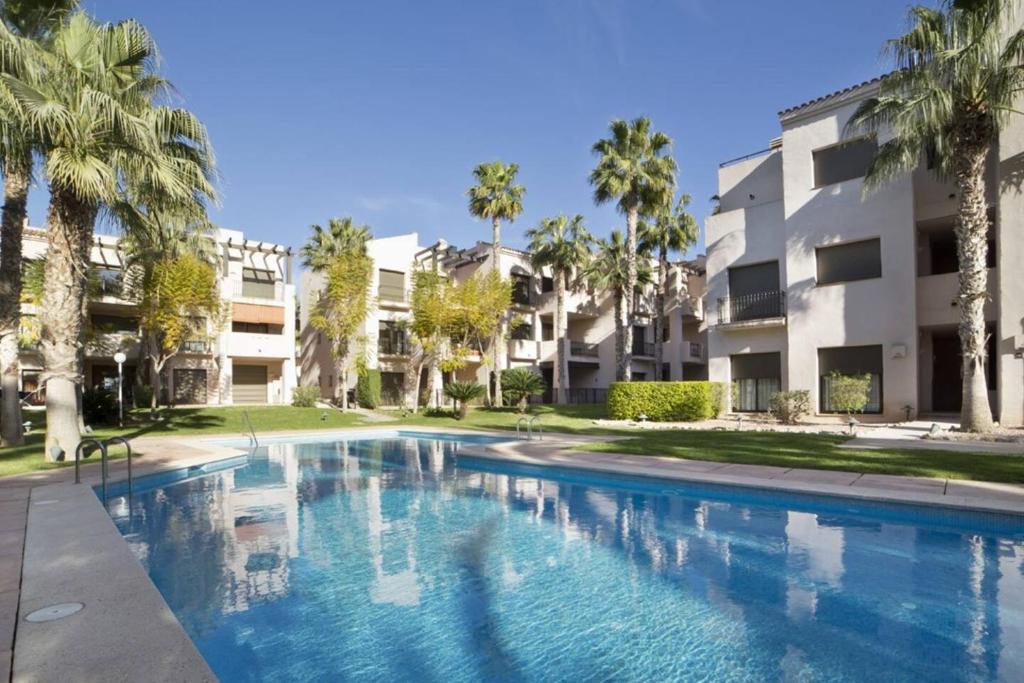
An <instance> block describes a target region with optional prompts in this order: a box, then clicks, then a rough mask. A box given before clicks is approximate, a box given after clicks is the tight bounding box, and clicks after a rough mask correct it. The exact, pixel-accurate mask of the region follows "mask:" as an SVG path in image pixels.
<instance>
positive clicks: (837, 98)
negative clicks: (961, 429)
mask: <svg viewBox="0 0 1024 683" xmlns="http://www.w3.org/2000/svg"><path fill="white" fill-rule="evenodd" d="M878 85H879V81H878V80H877V79H876V80H872V81H867V82H865V83H861V84H859V85H857V86H854V87H851V88H848V89H846V90H843V91H840V92H836V93H832V94H830V95H826V96H824V97H820V98H818V99H815V100H813V101H810V102H807V103H805V104H801V105H799V106H796V107H792V108H790V109H787V110H785V111H783V112H781V113H780V114H779V121H780V124H781V127H782V134H781V136H780V137H778V138H776V139H774V140H772V141H771V144H770V147H769V148H768V149H766V150H764V151H763V152H758V153H755V154H752V155H749V156H747V157H743V158H740V159H736V160H734V161H730V162H726V163H724V164H722V165H721V168H720V169H719V198H720V211H719V212H718V213H717V215H714V216H711V217H710V218H709V220H708V224H707V285H708V294H707V301H708V304H709V306H710V307H712V309H713V310H712V312H711V313H710V315H709V321H708V324H709V331H708V337H709V344H710V348H711V354H710V357H709V363H708V367H709V374H710V378H711V379H712V380H718V381H724V382H734V383H735V386H736V390H735V391H734V392H733V394H734V396H733V398H734V404H733V405H732V408H733V410H737V411H761V410H765V409H766V408H767V402H768V399H769V397H770V396H771V394H772V393H774V392H775V391H778V390H780V389H806V390H809V391H810V392H811V396H812V404H813V406H814V408H815V409H816V410H817V411H819V412H821V413H829V412H832V409H831V406H830V405H829V382H830V375H831V374H832V372H833V371H838V372H841V373H844V374H850V373H866V374H870V375H871V376H872V386H871V396H870V401H869V404H868V408H867V411H866V412H868V413H870V414H874V415H876V416H879V417H880V418H881V419H887V420H896V419H905V418H906V417H907V416H910V417H914V416H917V415H928V414H933V413H955V412H957V411H959V409H960V405H961V370H960V358H959V341H958V338H957V323H958V320H959V314H958V309H957V303H956V295H957V288H958V274H957V257H956V242H955V238H954V234H953V225H954V216H955V213H956V210H957V188H956V187H955V185H954V184H952V183H948V182H942V181H940V180H938V179H937V178H936V177H935V176H934V175H933V174H932V173H931V172H930V171H929V169H928V164H927V161H926V160H922V164H921V166H920V167H919V168H917V169H916V170H915V171H914V172H913V173H909V174H907V175H906V176H904V177H903V178H901V179H899V180H897V181H895V182H892V183H889V184H887V185H885V186H883V187H882V188H880V189H878V190H877V191H875V192H872V193H870V194H866V195H865V194H864V192H863V190H864V181H863V176H864V173H865V171H866V169H867V166H868V164H869V163H870V161H871V159H872V157H873V155H874V152H875V150H876V149H877V144H878V142H879V141H876V140H874V139H872V138H859V139H846V138H844V134H843V131H844V127H845V125H846V123H847V121H848V119H849V117H850V116H851V114H852V113H853V111H854V110H855V108H856V107H857V104H858V103H859V102H860V101H861V100H862V99H863V98H865V97H869V96H871V95H873V94H874V93H876V92H877V90H878ZM882 141H884V138H883V140H882ZM1022 150H1024V123H1022V122H1021V121H1019V120H1018V121H1015V122H1014V124H1013V126H1012V128H1011V129H1010V130H1008V131H1006V132H1005V133H1004V134H1003V135H1002V137H1001V139H1000V140H999V141H998V143H997V144H996V145H995V146H994V148H993V151H992V155H991V158H990V163H989V165H988V171H987V178H986V181H987V188H988V202H989V206H990V212H991V217H992V221H993V227H992V232H991V238H990V244H989V246H990V262H989V265H990V268H991V269H990V271H989V294H990V297H991V300H990V302H989V303H988V305H987V306H986V309H985V314H986V319H987V321H988V325H989V329H990V331H991V341H990V344H989V349H988V354H989V366H988V382H989V387H990V390H991V394H990V399H991V404H992V407H993V410H994V412H995V415H996V416H997V419H998V420H999V421H1000V422H1001V423H1002V424H1004V425H1019V424H1021V422H1022V419H1024V415H1022V411H1024V389H1022V383H1024V361H1022V360H1021V350H1022V347H1024V336H1022V326H1021V324H1022V320H1024V279H1022V278H1021V277H1020V275H1019V273H1020V270H1019V268H1020V265H1019V264H1020V263H1021V258H1022V257H1024V232H1022V228H1024V213H1022V208H1024V198H1022V196H1021V192H1020V185H1019V181H1017V182H1015V179H1016V178H1019V177H1020V173H1021V166H1022V164H1021V158H1022V157H1021V152H1022Z"/></svg>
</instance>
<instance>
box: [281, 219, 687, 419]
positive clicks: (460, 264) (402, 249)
mask: <svg viewBox="0 0 1024 683" xmlns="http://www.w3.org/2000/svg"><path fill="white" fill-rule="evenodd" d="M368 253H369V255H370V256H371V257H372V258H373V261H374V267H375V271H376V272H375V274H374V278H373V283H372V286H371V296H372V298H373V300H374V301H375V307H374V310H373V311H372V312H371V314H370V316H369V317H368V318H367V320H366V322H365V324H364V327H363V330H362V332H361V336H362V337H363V338H364V339H365V340H366V342H365V343H366V355H367V361H368V363H369V365H370V367H378V368H379V369H380V370H381V384H382V401H383V403H384V404H385V405H388V406H411V405H412V404H413V401H414V396H415V389H414V387H415V367H413V365H412V362H411V360H410V353H411V351H412V349H411V348H410V344H409V343H408V339H407V335H406V332H405V324H404V323H407V322H408V321H409V320H410V319H411V310H410V306H409V300H410V294H411V287H412V283H411V280H412V278H411V273H412V272H414V269H416V268H437V269H439V270H440V271H442V272H444V273H445V274H446V275H447V276H448V277H450V278H452V279H453V280H455V281H461V280H464V279H465V278H469V277H471V276H472V275H473V274H474V273H477V272H482V271H483V270H486V269H490V268H493V258H492V256H491V245H490V244H488V243H485V242H477V243H476V244H475V245H473V246H472V247H468V248H465V249H458V248H455V247H453V246H451V245H449V244H447V243H446V242H444V241H441V242H438V243H436V244H434V245H430V246H423V245H420V244H419V238H418V235H417V234H416V233H410V234H405V235H398V236H396V237H386V238H382V239H375V240H371V241H370V243H369V245H368ZM499 261H500V268H501V272H502V276H503V277H505V278H508V279H511V280H512V283H513V296H512V311H511V315H512V317H513V318H514V319H515V320H516V322H517V323H518V324H516V325H515V326H514V327H513V328H512V330H511V332H510V334H509V338H508V340H507V344H506V347H505V348H504V349H502V354H501V355H502V357H501V359H500V361H499V366H500V367H501V368H514V367H529V368H535V369H536V370H537V371H538V372H539V373H541V375H542V376H543V377H544V378H545V380H546V381H547V384H548V387H549V388H550V387H551V386H552V383H553V382H552V380H553V375H554V366H555V362H556V353H557V344H558V343H559V342H558V340H556V339H555V319H554V310H555V294H554V282H553V280H552V278H551V273H550V272H548V271H546V270H545V271H536V270H535V269H534V268H533V266H532V265H531V263H530V255H529V253H528V252H525V251H521V250H517V249H512V248H509V247H502V248H501V254H500V257H499ZM670 278H671V279H670V282H671V292H672V293H671V296H670V303H669V306H668V310H667V316H666V317H667V321H666V322H667V324H666V325H665V332H664V334H663V339H664V345H665V346H664V348H665V350H664V360H665V366H666V367H665V370H666V371H667V373H666V374H667V376H669V377H670V378H672V379H681V378H683V377H684V376H685V377H687V378H688V379H706V378H707V356H706V348H707V345H706V329H705V328H704V323H703V321H704V305H703V292H704V261H703V258H699V259H697V260H694V261H689V262H684V263H677V264H673V268H672V272H671V274H670ZM322 287H323V280H322V278H321V276H319V275H318V274H316V273H312V272H308V271H307V272H304V273H303V274H302V277H301V287H300V289H301V291H302V299H303V301H302V305H301V306H300V316H301V321H300V326H301V330H302V332H301V361H300V383H301V384H302V385H310V386H319V387H320V391H321V395H322V396H324V397H332V396H334V395H335V393H336V388H337V377H336V373H335V370H334V362H333V360H332V358H331V354H330V349H329V347H328V345H327V344H326V343H324V339H323V337H322V335H321V334H320V333H318V332H317V331H316V330H314V329H312V327H311V326H310V325H309V317H310V311H312V310H313V308H314V306H315V305H316V301H317V296H318V292H319V291H320V290H321V289H322ZM653 301H654V297H653V291H648V292H647V293H645V295H644V296H642V297H638V300H637V310H638V316H637V317H638V320H637V321H636V327H635V329H634V342H633V366H632V371H633V377H634V379H637V380H643V379H645V378H646V379H653V377H654V321H653V319H652V317H651V316H652V313H653V310H654V307H653ZM566 304H567V309H568V319H569V320H568V334H567V335H566V339H565V340H564V343H565V344H567V345H568V347H569V393H568V398H569V401H570V402H572V403H601V402H604V400H605V396H606V393H607V389H608V385H609V384H611V383H612V382H613V381H614V380H615V338H614V331H615V322H614V314H613V308H614V302H613V300H612V297H611V296H610V295H609V294H608V293H607V292H587V291H583V290H580V291H573V292H570V293H569V294H568V295H567V297H566ZM489 374H490V364H488V363H485V362H484V359H482V358H480V357H479V355H477V354H472V355H470V356H469V357H468V358H467V359H466V365H465V367H463V368H462V369H460V370H458V371H456V372H455V373H454V374H453V375H452V376H451V377H449V378H447V379H456V380H462V381H469V380H471V381H476V382H480V383H485V382H488V381H490V377H489ZM436 379H441V378H436ZM426 386H427V378H426V377H425V376H423V377H421V390H423V389H424V388H425V387H426ZM435 386H440V382H437V383H436V384H435ZM422 398H423V397H422V396H421V400H422ZM428 399H429V401H430V402H431V403H433V404H437V403H440V402H443V397H441V396H440V395H436V396H431V397H428ZM542 400H544V401H548V402H549V401H551V400H552V395H551V392H550V390H549V392H548V394H547V395H545V396H544V397H542Z"/></svg>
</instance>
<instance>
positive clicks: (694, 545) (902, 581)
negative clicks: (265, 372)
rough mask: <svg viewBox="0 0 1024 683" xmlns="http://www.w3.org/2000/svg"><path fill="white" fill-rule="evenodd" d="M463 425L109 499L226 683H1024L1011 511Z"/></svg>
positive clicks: (348, 444) (1021, 571)
mask: <svg viewBox="0 0 1024 683" xmlns="http://www.w3.org/2000/svg"><path fill="white" fill-rule="evenodd" d="M483 438H485V437H471V438H469V439H468V440H470V441H473V442H476V443H479V442H480V441H481V439H483ZM465 440H466V439H464V438H463V437H449V438H445V439H441V438H437V437H436V435H428V434H415V433H412V434H406V433H397V432H396V433H391V434H388V435H386V436H384V437H381V436H379V435H374V434H364V435H360V436H357V437H355V438H352V439H349V440H346V441H316V440H310V439H305V440H303V441H302V442H300V443H272V444H268V445H265V446H263V447H261V448H259V449H257V450H256V451H255V452H254V453H253V455H251V456H249V457H248V458H242V459H239V460H236V461H233V462H228V463H225V464H224V465H222V467H224V468H223V469H220V470H219V471H210V472H203V471H197V472H194V473H193V474H197V475H201V476H193V477H191V478H184V479H181V478H180V477H179V480H175V479H174V478H173V477H172V478H168V475H162V476H163V479H160V478H155V479H148V480H147V479H146V478H142V479H139V480H138V482H137V484H138V485H137V487H136V492H135V494H134V495H133V497H132V500H131V502H130V504H129V502H128V501H127V500H126V499H125V498H123V497H121V498H117V497H115V498H113V499H111V501H110V504H109V508H110V511H111V515H112V516H113V518H114V520H115V523H116V524H117V526H118V528H119V529H120V530H121V532H122V534H124V536H125V538H126V540H127V541H128V543H129V544H130V545H131V547H132V548H133V550H134V552H135V553H136V555H137V556H138V557H139V558H140V560H141V561H142V563H143V565H144V566H145V567H146V569H147V571H148V572H149V575H150V577H151V578H152V579H153V582H154V583H155V584H156V586H157V587H158V588H159V590H160V592H161V593H162V594H163V596H164V598H165V600H166V601H167V603H168V605H169V606H170V607H171V609H172V610H173V611H174V613H175V614H176V615H177V617H178V619H179V620H180V621H181V623H182V625H183V626H184V627H185V630H186V631H187V632H188V634H189V636H190V637H191V638H192V640H193V641H194V642H195V644H196V646H197V647H198V649H199V651H200V652H201V653H202V654H203V656H204V657H205V658H206V659H207V661H208V662H209V663H210V666H211V667H212V669H213V670H214V672H215V673H216V674H217V675H218V676H219V677H220V678H221V680H224V681H235V680H238V681H250V680H274V681H279V680H325V679H326V680H350V679H360V680H417V681H431V680H438V681H441V680H443V681H476V680H495V679H497V680H573V681H583V680H645V681H651V680H659V681H662V680H680V679H682V680H687V679H693V680H697V679H704V680H758V681H760V680H777V679H794V680H808V681H810V680H827V681H842V680H850V681H853V680H858V681H863V680H886V681H890V680H965V681H966V680H1007V681H1019V680H1024V529H1022V528H1021V525H1020V520H1019V519H1017V518H1012V517H1001V516H999V515H991V514H987V515H976V516H975V515H972V514H969V513H955V514H953V513H949V514H947V513H942V511H936V510H928V509H925V508H912V507H904V506H897V505H884V504H877V503H858V502H854V501H848V500H845V499H839V498H812V497H808V496H801V497H793V496H789V495H787V494H780V493H774V492H772V493H769V492H759V491H757V490H751V489H739V488H729V487H714V486H705V485H701V486H697V485H693V486H691V485H688V484H682V483H680V482H668V481H659V480H653V479H651V480H646V479H640V478H629V477H610V476H607V475H604V474H596V473H587V472H580V471H576V472H573V471H560V470H548V469H546V468H523V467H520V466H513V465H507V464H503V463H499V462H495V461H488V460H483V459H476V458H472V457H465V456H459V455H458V453H459V450H460V447H461V446H462V443H463V442H464V441H465Z"/></svg>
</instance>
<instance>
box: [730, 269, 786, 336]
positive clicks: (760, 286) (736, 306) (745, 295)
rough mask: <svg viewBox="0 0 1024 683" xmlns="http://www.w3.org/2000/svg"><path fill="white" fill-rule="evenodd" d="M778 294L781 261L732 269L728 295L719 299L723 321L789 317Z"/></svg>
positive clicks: (783, 299) (783, 301) (781, 295)
mask: <svg viewBox="0 0 1024 683" xmlns="http://www.w3.org/2000/svg"><path fill="white" fill-rule="evenodd" d="M785 305H786V304H785V296H784V295H783V293H782V292H781V291H779V262H778V261H769V262H767V263H757V264H754V265H752V266H738V267H734V268H730V269H729V296H728V297H727V298H725V299H720V300H719V307H720V308H719V312H718V315H719V320H720V322H740V321H744V320H762V319H765V318H778V317H781V316H784V315H785V314H786V308H785Z"/></svg>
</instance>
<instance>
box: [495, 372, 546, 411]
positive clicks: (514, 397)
mask: <svg viewBox="0 0 1024 683" xmlns="http://www.w3.org/2000/svg"><path fill="white" fill-rule="evenodd" d="M501 375H502V377H501V380H502V386H503V387H504V389H505V398H506V399H507V400H508V402H509V404H510V405H514V406H516V407H517V409H518V410H519V412H521V413H523V412H526V406H527V402H528V401H529V399H530V397H531V396H540V395H541V394H543V393H544V392H545V391H547V388H548V385H547V383H546V382H545V381H544V378H543V377H541V376H540V375H539V374H538V373H536V372H534V371H533V370H532V369H530V368H509V369H507V370H503V371H502V373H501Z"/></svg>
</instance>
